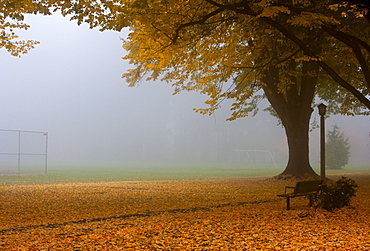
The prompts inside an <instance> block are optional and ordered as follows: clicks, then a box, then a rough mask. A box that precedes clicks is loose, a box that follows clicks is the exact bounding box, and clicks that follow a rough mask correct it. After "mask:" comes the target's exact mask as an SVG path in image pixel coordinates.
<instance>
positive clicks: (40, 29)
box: [0, 14, 370, 169]
mask: <svg viewBox="0 0 370 251" xmlns="http://www.w3.org/2000/svg"><path fill="white" fill-rule="evenodd" d="M25 21H26V23H28V24H30V25H31V28H30V29H29V30H27V31H17V33H18V34H20V35H21V39H34V40H38V41H40V42H41V44H40V45H37V46H36V48H35V49H33V50H31V51H30V52H29V53H28V54H26V55H23V56H22V57H21V58H15V57H12V56H10V55H9V54H8V53H7V52H6V51H5V50H4V49H2V50H1V51H0V58H1V60H0V66H1V68H0V69H1V70H0V71H1V86H0V88H1V91H0V129H6V130H26V131H38V132H47V133H48V149H47V150H48V167H49V168H50V169H58V168H62V167H64V166H71V165H72V166H75V167H78V166H90V165H91V166H93V165H97V166H109V165H120V164H122V165H126V164H132V163H136V164H137V163H142V164H149V163H170V164H171V163H174V164H175V163H181V164H184V163H189V164H192V163H198V164H199V163H228V164H230V165H231V164H232V163H236V162H237V163H245V164H246V167H250V165H251V163H250V161H249V159H246V158H245V154H244V157H243V152H238V151H236V150H248V151H251V152H249V154H250V156H252V155H253V154H254V155H253V156H254V157H256V158H257V159H260V160H262V159H264V158H267V159H268V160H267V162H268V164H269V165H273V164H274V163H273V162H272V161H271V159H270V157H269V156H270V155H271V156H273V158H274V160H275V162H276V163H277V165H278V166H279V167H281V168H283V167H284V165H285V164H286V161H287V143H286V137H285V133H284V129H283V128H282V127H281V126H280V125H278V121H277V119H276V118H274V117H272V116H270V115H269V114H268V113H267V112H263V111H260V112H259V114H258V115H257V116H255V117H247V118H241V119H238V120H236V121H231V122H230V121H225V120H226V119H227V118H228V117H229V116H230V111H229V108H230V106H229V104H230V102H228V101H226V102H224V103H223V104H222V109H220V110H219V111H216V113H215V114H214V115H213V116H204V115H200V114H198V113H195V112H194V111H193V110H192V109H193V108H200V107H205V105H204V104H203V102H204V101H205V100H206V98H207V97H206V96H203V95H200V94H198V93H196V92H182V93H181V94H179V95H175V96H173V95H172V87H171V85H170V84H166V83H161V82H159V81H158V82H145V81H143V82H142V83H140V84H139V86H138V87H134V88H130V87H127V83H126V82H125V81H124V80H123V79H122V78H121V75H122V74H123V73H125V71H126V70H127V69H129V68H131V67H130V65H129V64H128V62H127V61H124V60H122V57H123V56H124V55H125V53H126V52H125V51H124V50H123V49H122V47H121V45H122V41H121V38H126V35H127V31H123V32H121V33H118V32H112V31H105V32H99V31H98V30H90V29H88V27H87V26H86V25H82V26H77V24H76V22H71V21H69V20H68V18H63V17H62V16H60V15H58V14H55V15H53V16H34V15H30V16H27V17H26V19H25ZM266 106H267V103H266V102H262V103H261V104H260V107H261V108H262V109H263V108H265V107H266ZM312 119H313V120H314V119H316V120H317V121H319V115H318V114H317V109H316V108H315V111H314V113H313V114H312ZM326 122H327V124H326V129H327V130H330V129H331V126H332V125H334V124H337V125H338V126H339V127H340V130H341V131H343V132H344V134H345V136H346V137H348V138H349V141H350V144H351V157H350V164H349V165H369V164H370V118H369V117H364V116H357V117H343V116H332V117H330V118H328V119H327V120H326ZM44 143H45V135H44V134H43V133H40V134H35V135H34V134H32V135H31V134H24V135H23V134H22V144H21V147H22V149H21V151H22V152H33V153H43V152H44V151H45V149H44V147H45V145H44ZM310 144H311V148H310V154H311V163H312V164H313V165H318V163H319V144H320V142H319V129H315V130H313V131H312V132H311V133H310ZM17 145H18V134H17V132H8V131H0V152H1V153H16V152H17ZM252 150H253V151H256V150H259V151H262V152H254V153H253V152H252ZM258 154H259V155H260V156H259V157H258V156H257V155H258ZM253 156H252V157H253ZM14 158H16V156H12V155H9V156H8V155H4V154H0V163H2V164H0V168H6V167H4V166H7V165H8V166H9V165H10V164H9V163H13V162H14ZM22 158H23V157H22ZM24 158H30V160H24V161H23V160H22V162H27V161H29V162H32V158H36V159H37V158H40V156H37V155H35V156H25V157H24ZM41 158H42V156H41ZM41 162H42V161H41ZM267 162H266V163H267ZM4 163H5V164H4Z"/></svg>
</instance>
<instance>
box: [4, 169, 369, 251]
mask: <svg viewBox="0 0 370 251" xmlns="http://www.w3.org/2000/svg"><path fill="white" fill-rule="evenodd" d="M256 176H257V175H256ZM329 176H330V177H331V178H332V179H333V180H335V179H338V178H340V175H334V174H331V175H329ZM346 176H347V177H350V178H352V179H354V180H355V181H356V182H357V183H358V184H359V185H360V188H359V190H358V194H357V196H356V197H355V199H354V200H353V202H352V205H351V206H350V207H346V208H343V209H340V210H337V211H335V212H333V213H330V212H327V211H324V210H315V209H313V208H309V207H308V206H307V203H308V201H307V199H305V198H295V199H292V210H290V211H286V210H285V201H284V200H281V199H280V198H279V197H277V196H276V195H277V194H279V193H282V192H283V190H284V186H285V185H294V182H293V181H276V180H273V179H269V178H266V177H249V178H248V177H241V178H236V177H226V178H220V177H217V178H204V177H202V178H199V179H197V178H196V177H193V178H192V179H180V178H178V179H162V180H155V179H149V180H131V181H130V180H114V179H111V180H109V179H108V180H106V179H103V180H102V179H101V180H98V179H97V178H92V180H91V181H89V180H82V181H73V182H67V180H63V179H62V178H61V177H59V178H58V179H51V178H49V181H47V180H43V181H42V180H41V181H40V180H37V179H36V178H35V179H36V182H35V181H27V182H24V183H21V182H20V180H17V181H14V180H11V181H10V182H6V181H5V180H3V181H2V182H3V183H2V184H3V185H2V186H1V190H0V191H1V192H0V199H1V201H2V203H1V206H0V207H1V210H0V222H1V225H0V250H370V240H369V238H368V236H370V225H369V220H368V219H369V216H370V174H368V173H364V174H359V173H356V174H348V175H346ZM18 178H19V179H20V178H21V177H18ZM57 180H59V181H60V180H62V181H63V182H57Z"/></svg>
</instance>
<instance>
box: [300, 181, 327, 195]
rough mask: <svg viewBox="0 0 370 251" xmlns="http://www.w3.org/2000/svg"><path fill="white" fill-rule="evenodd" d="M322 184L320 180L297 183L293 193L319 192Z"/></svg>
mask: <svg viewBox="0 0 370 251" xmlns="http://www.w3.org/2000/svg"><path fill="white" fill-rule="evenodd" d="M322 182H323V181H322V180H310V181H299V182H297V185H296V186H295V189H294V193H295V194H300V193H311V192H317V191H319V190H320V186H321V185H322Z"/></svg>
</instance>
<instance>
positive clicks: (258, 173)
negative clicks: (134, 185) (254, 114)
mask: <svg viewBox="0 0 370 251" xmlns="http://www.w3.org/2000/svg"><path fill="white" fill-rule="evenodd" d="M314 169H315V171H316V172H317V173H319V172H320V171H319V168H318V167H315V168H314ZM283 170H284V166H280V167H275V166H265V167H257V168H255V169H252V168H250V167H247V166H245V165H235V164H193V165H190V164H182V165H181V164H168V163H167V164H132V165H117V164H107V165H106V166H103V165H102V166H94V165H89V166H88V165H85V166H64V167H57V166H56V167H52V168H49V170H48V172H47V175H45V174H44V173H43V171H39V172H36V173H22V175H20V176H18V175H17V173H14V174H15V175H14V176H0V184H3V185H5V184H27V183H30V184H32V183H33V184H35V183H36V184H44V183H70V182H99V181H118V180H131V181H134V180H180V179H208V178H238V177H239V178H242V177H273V176H275V175H278V174H280V173H281V172H282V171H283ZM342 173H343V174H346V173H370V167H365V166H354V167H346V168H344V169H342V170H327V174H328V175H330V174H342Z"/></svg>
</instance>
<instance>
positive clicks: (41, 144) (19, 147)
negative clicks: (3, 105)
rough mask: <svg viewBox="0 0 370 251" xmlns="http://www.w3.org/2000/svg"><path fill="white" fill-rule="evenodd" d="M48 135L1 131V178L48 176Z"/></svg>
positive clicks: (35, 132)
mask: <svg viewBox="0 0 370 251" xmlns="http://www.w3.org/2000/svg"><path fill="white" fill-rule="evenodd" d="M47 169H48V133H47V132H37V131H21V130H5V129H0V176H6V175H8V176H11V175H23V174H37V173H44V174H47Z"/></svg>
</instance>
